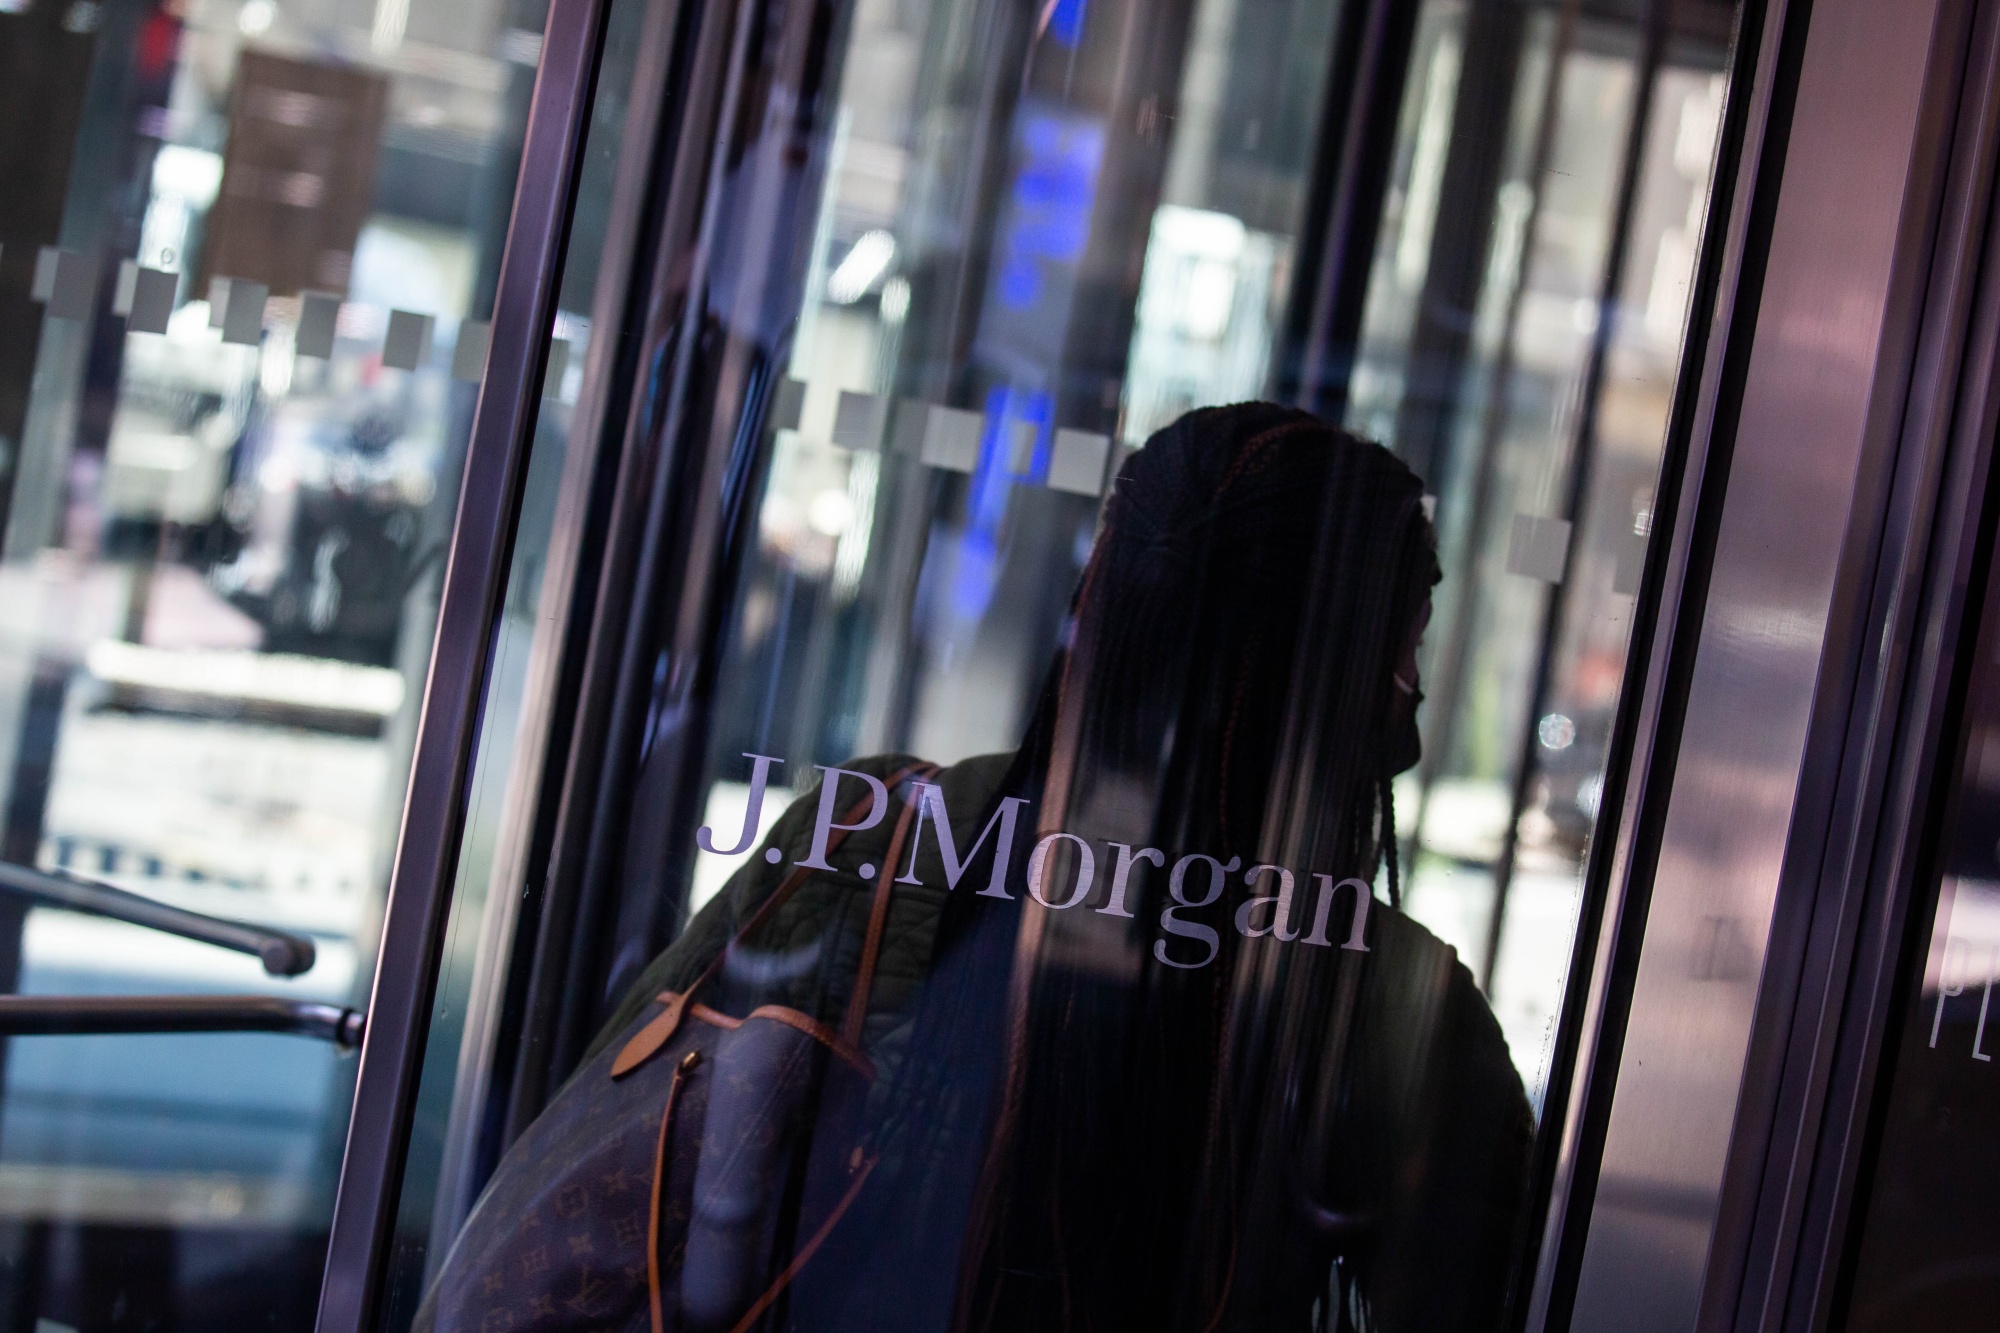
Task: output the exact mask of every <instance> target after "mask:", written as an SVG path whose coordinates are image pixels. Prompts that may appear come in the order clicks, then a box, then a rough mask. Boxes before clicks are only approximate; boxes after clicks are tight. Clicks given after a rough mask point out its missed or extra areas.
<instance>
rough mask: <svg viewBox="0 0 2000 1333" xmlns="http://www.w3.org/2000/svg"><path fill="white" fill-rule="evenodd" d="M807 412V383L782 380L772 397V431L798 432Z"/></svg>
mask: <svg viewBox="0 0 2000 1333" xmlns="http://www.w3.org/2000/svg"><path fill="white" fill-rule="evenodd" d="M805 410H806V382H805V381H804V380H795V379H790V378H786V379H781V380H779V381H778V387H777V389H776V391H775V392H773V393H772V395H771V429H772V430H797V429H798V428H799V418H800V417H802V416H803V415H804V414H805Z"/></svg>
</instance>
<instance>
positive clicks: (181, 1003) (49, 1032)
mask: <svg viewBox="0 0 2000 1333" xmlns="http://www.w3.org/2000/svg"><path fill="white" fill-rule="evenodd" d="M366 1024H367V1015H365V1014H363V1013H362V1012H361V1011H360V1010H358V1009H350V1008H347V1007H346V1006H344V1005H337V1004H323V1003H320V1002H319V1001H316V1000H288V999H285V998H284V997H282V996H277V995H0V1037H54V1036H78V1035H98V1034H104V1033H117V1032H284V1033H291V1034H293V1035H295V1036H301V1037H318V1038H319V1039H321V1040H322V1041H330V1042H332V1043H333V1044H334V1045H336V1046H339V1047H341V1048H343V1049H347V1050H351V1049H353V1048H354V1047H356V1046H359V1045H360V1044H361V1034H362V1031H363V1029H364V1028H365V1026H366Z"/></svg>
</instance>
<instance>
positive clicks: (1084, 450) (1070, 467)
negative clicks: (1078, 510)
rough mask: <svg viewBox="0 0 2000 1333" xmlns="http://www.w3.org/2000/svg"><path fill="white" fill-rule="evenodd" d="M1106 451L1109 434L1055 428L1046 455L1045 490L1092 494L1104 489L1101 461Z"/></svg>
mask: <svg viewBox="0 0 2000 1333" xmlns="http://www.w3.org/2000/svg"><path fill="white" fill-rule="evenodd" d="M1110 452H1111V437H1110V436H1109V435H1099V434H1098V433H1097V432H1095V431H1088V430H1069V429H1067V428H1065V429H1063V430H1059V431H1057V432H1056V441H1055V447H1054V449H1053V450H1052V451H1051V453H1050V455H1049V489H1050V490H1056V491H1068V492H1070V493H1071V494H1072V495H1096V494H1097V493H1098V492H1100V491H1102V490H1103V489H1104V461H1105V458H1106V456H1107V455H1109V454H1110Z"/></svg>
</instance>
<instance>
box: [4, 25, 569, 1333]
mask: <svg viewBox="0 0 2000 1333" xmlns="http://www.w3.org/2000/svg"><path fill="white" fill-rule="evenodd" d="M543 19H544V11H543V8H542V7H541V6H540V5H534V4H530V5H527V6H521V5H511V4H505V3H493V4H487V3H468V4H458V3H455V2H454V3H446V4H441V5H428V4H426V3H425V0H416V3H415V4H414V5H412V4H410V3H407V2H406V0H382V3H381V4H379V5H372V6H371V5H368V4H340V3H329V4H310V5H293V4H283V5H280V4H274V3H272V0H245V2H244V3H236V0H222V2H219V3H207V0H197V2H195V3H188V4H179V3H169V4H156V3H150V2H149V0H129V2H128V0H102V2H100V0H74V2H72V3H39V2H37V3H28V4H19V5H9V6H7V7H6V12H4V13H0V66H4V68H5V69H6V71H7V73H6V74H5V76H4V77H0V84H3V85H4V86H5V92H4V93H0V98H4V101H5V104H6V109H5V110H4V112H0V123H4V126H5V129H4V134H5V143H6V147H5V153H6V160H7V168H6V172H7V179H8V185H7V188H6V191H5V195H6V202H5V203H4V204H0V327H4V329H5V333H4V334H0V338H4V344H0V345H3V346H4V348H5V350H4V352H0V497H4V499H0V504H4V514H5V520H4V527H5V560H4V563H0V621H3V622H4V630H0V808H4V810H5V833H4V857H5V860H6V862H7V864H8V866H9V867H10V869H11V868H15V867H20V868H26V869H28V870H31V871H39V872H42V875H43V878H42V879H40V880H32V879H18V880H17V879H16V878H10V880H9V885H10V891H9V893H8V894H7V895H6V897H5V898H4V900H0V959H4V968H3V969H0V970H4V979H5V985H6V988H7V989H8V990H10V991H18V992H19V993H20V994H22V995H27V996H48V997H57V996H112V995H126V994H141V995H164V996H190V997H192V996H203V995H218V994H235V995H242V994H244V993H246V992H248V993H252V994H256V995H261V996H267V997H273V998H276V999H282V1000H284V1001H287V1002H296V1003H301V1004H312V1005H320V1006H325V1007H329V1008H331V1009H332V1010H334V1011H338V1010H339V1009H342V1008H350V1007H351V1008H353V1009H355V1010H359V1009H360V1008H363V1007H365V1002H366V996H367V993H368V989H369V986H370V984H371V974H372V967H373V957H374V949H375V945H374V940H375V937H376V934H377V932H378V931H379V929H380V922H381V912H382V899H383V891H384V888H385V887H386V884H385V880H386V870H387V867H388V864H389V860H390V856H391V853H392V850H393V848H394V845H395V838H396V829H397V824H398V821H399V817H400V810H401V805H402V793H403V788H404V784H405V782H406V779H407V773H408V767H409V759H410V750H411V745H412V740H413V736H414V731H415V719H416V715H417V710H418V707H419V705H420V703H421V696H422V682H423V678H424V670H425V662H426V659H427V657H428V654H429V651H430V641H431V632H432V625H433V623H434V618H435V615H436V606H437V596H438V576H439V572H440V569H441V567H442V565H443V562H444V557H445V554H446V551H447V548H448V544H449V540H450V535H451V525H452V515H453V512H454V508H455V502H456V494H457V488H458V478H459V473H460V470H461V468H462V466H463V458H464V451H465V444H466V435H467V429H468V426H469V423H470V419H471V415H472V411H473V404H474V397H475V394H476V387H477V381H478V380H479V377H480V373H481V369H482V366H483V363H484V359H485V346H484V341H483V340H484V338H485V336H486V329H487V327H488V321H489V320H490V319H491V312H492V302H493V290H494V276H495V272H496V270H497V268H498V264H499V257H500V256H499V251H500V246H501V243H502V240H503V238H504V234H505V229H506V223H507V217H508V213H509V210H510V207H511V204H512V191H513V184H514V180H515V176H516V172H517V168H518V163H519V154H520V144H521V137H522V134H523V127H524V117H525V115H526V111H527V103H528V94H529V89H530V87H531V85H532V82H533V78H534V73H535V65H536V61H537V55H538V51H539V47H540V44H541V30H542V26H543ZM557 410H558V412H559V411H560V409H557ZM72 876H73V877H80V878H83V879H87V880H89V881H93V882H95V883H97V884H103V885H109V886H111V887H113V888H115V889H119V890H124V891H128V892H130V893H135V894H137V895H140V899H141V902H140V904H139V907H140V908H141V911H140V912H139V913H138V914H137V915H138V919H137V920H135V919H134V917H133V914H132V913H131V912H130V911H127V910H125V909H128V908H130V907H131V906H132V905H131V904H130V903H120V902H118V901H113V902H111V903H110V904H109V905H108V910H107V911H104V912H91V913H78V912H73V911H61V910H49V909H50V908H51V907H53V906H54V900H52V899H51V898H50V897H49V895H50V894H51V893H57V894H60V893H61V892H62V891H63V890H65V889H66V888H70V887H73V880H72V879H71V877H72ZM146 904H161V905H164V906H166V907H168V908H170V909H176V910H179V911H182V912H189V913H196V914H199V916H198V917H197V918H195V919H193V920H192V921H189V920H181V921H177V922H169V923H168V925H169V929H172V930H174V931H175V933H161V931H160V929H158V928H157V926H158V923H157V922H156V921H151V920H148V919H147V918H146V916H145V912H144V910H143V909H144V908H145V906H146ZM202 918H225V919H228V920H232V921H246V922H250V923H253V924H254V925H255V926H256V927H257V928H258V929H260V930H263V931H267V932H278V933H280V935H281V936H282V937H284V938H287V939H290V940H294V941H297V945H296V948H295V950H294V951H293V952H291V953H290V954H289V955H288V956H287V957H285V958H284V960H283V961H282V962H274V958H273V955H271V954H269V953H266V954H265V956H264V957H263V959H262V960H261V961H262V965H261V966H260V959H259V958H258V957H257V956H256V955H257V954H258V952H259V950H258V948H257V947H256V943H255V941H252V944H251V947H249V948H248V950H247V952H248V953H249V954H250V955H251V956H249V957H244V956H242V954H241V953H240V952H239V953H229V952H224V951H223V950H222V949H218V948H215V947H212V945H211V943H208V942H197V941H198V940H201V939H202V938H203V937H202V934H201V931H202V928H203V927H202ZM190 932H192V933H190ZM234 947H236V948H238V949H239V950H242V949H244V946H243V944H242V943H241V942H239V943H238V944H237V945H235V946H234ZM350 1035H351V1034H350ZM353 1077H354V1074H353V1060H352V1058H351V1056H346V1055H343V1054H342V1052H341V1051H340V1050H339V1049H338V1048H337V1047H336V1046H335V1045H334V1044H331V1043H328V1042H322V1041H308V1040H300V1039H299V1038H297V1037H292V1036H280V1035H254V1034H249V1033H241V1034H233V1033H232V1034H223V1035H208V1034H185V1035H180V1034H175V1035H129V1036H52V1037H47V1038H34V1039H28V1038H22V1039H17V1040H14V1041H11V1042H10V1043H9V1044H8V1047H7V1051H6V1063H5V1094H4V1098H0V1140H3V1141H4V1146H0V1251H4V1254H5V1261H4V1267H5V1279H4V1291H0V1311H4V1313H0V1325H4V1326H6V1327H9V1328H14V1327H20V1328H33V1327H37V1322H36V1321H37V1320H38V1319H41V1320H44V1321H45V1322H46V1323H47V1324H48V1325H50V1326H59V1325H67V1326H70V1327H76V1328H97V1327H109V1326H113V1325H114V1324H116V1326H120V1327H123V1326H126V1325H125V1324H123V1323H119V1322H118V1321H119V1320H121V1319H129V1320H134V1321H139V1322H133V1323H131V1324H130V1326H132V1327H139V1326H142V1324H143V1325H145V1326H153V1327H169V1326H172V1327H251V1326H258V1327H262V1326H276V1327H289V1328H297V1327H304V1326H307V1325H309V1324H310V1322H311V1319H312V1311H313V1305H314V1299H315V1291H316V1288H317V1285H318V1277H319V1272H320V1268H321V1264H322V1261H323V1256H324V1253H325V1245H326V1235H327V1229H328V1226H329V1221H330V1217H331V1212H332V1207H333V1195H334V1190H335V1181H336V1177H337V1173H338V1168H339V1160H340V1148H341V1143H342V1141H343V1138H344V1136H345V1133H346V1123H347V1107H348V1103H349V1101H350V1099H351V1096H352V1088H353ZM107 1321H110V1322H107ZM147 1321H150V1323H148V1322H147Z"/></svg>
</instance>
